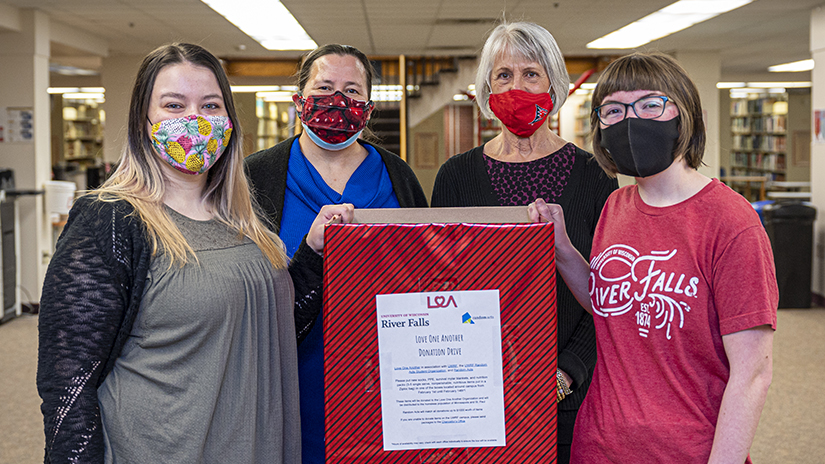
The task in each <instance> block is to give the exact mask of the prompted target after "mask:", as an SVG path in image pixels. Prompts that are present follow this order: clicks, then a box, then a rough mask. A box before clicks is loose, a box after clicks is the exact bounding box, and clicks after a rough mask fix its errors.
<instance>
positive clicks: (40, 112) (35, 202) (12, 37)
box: [0, 9, 51, 302]
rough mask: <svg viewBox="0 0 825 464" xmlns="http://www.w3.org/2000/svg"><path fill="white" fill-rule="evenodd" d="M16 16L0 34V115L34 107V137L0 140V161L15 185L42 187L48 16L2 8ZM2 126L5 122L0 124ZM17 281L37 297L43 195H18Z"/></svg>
mask: <svg viewBox="0 0 825 464" xmlns="http://www.w3.org/2000/svg"><path fill="white" fill-rule="evenodd" d="M9 12H10V13H12V14H15V13H16V14H15V16H17V17H19V23H18V24H19V29H13V30H12V31H11V32H4V33H0V63H2V65H0V82H2V85H0V117H2V119H3V120H5V119H6V109H7V108H18V107H19V108H31V109H32V110H33V119H34V120H33V136H34V137H33V140H32V141H26V142H10V141H8V133H6V141H4V142H3V143H0V166H3V167H8V168H11V169H13V170H14V175H15V184H16V187H17V188H20V189H42V188H43V185H44V183H45V182H46V181H47V180H49V179H51V144H50V137H51V127H50V104H49V94H48V92H47V89H48V87H49V17H48V16H47V15H46V14H45V13H43V12H40V11H36V10H32V9H20V10H17V11H16V12H15V11H7V12H5V13H9ZM4 125H5V124H4ZM18 207H19V212H20V216H19V218H20V221H19V228H18V230H17V234H18V236H19V237H20V249H19V250H18V253H19V256H20V264H21V265H20V281H19V282H18V285H19V286H20V288H21V289H22V290H23V294H22V298H23V301H24V302H37V301H39V300H40V290H41V286H42V284H43V276H44V274H45V271H46V261H45V259H44V253H48V252H49V251H50V249H51V224H48V223H47V220H46V219H47V218H46V215H45V213H44V211H43V197H42V196H24V197H21V198H20V199H19V200H18Z"/></svg>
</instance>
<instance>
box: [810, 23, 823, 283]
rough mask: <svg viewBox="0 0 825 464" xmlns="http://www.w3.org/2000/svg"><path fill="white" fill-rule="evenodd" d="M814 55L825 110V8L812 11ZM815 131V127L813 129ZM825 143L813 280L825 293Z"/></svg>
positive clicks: (817, 102)
mask: <svg viewBox="0 0 825 464" xmlns="http://www.w3.org/2000/svg"><path fill="white" fill-rule="evenodd" d="M811 57H812V58H813V59H814V61H815V62H816V63H817V66H816V67H815V68H814V70H813V71H812V72H811V83H812V89H811V107H812V111H815V110H825V8H823V7H818V8H815V9H814V10H813V11H812V12H811ZM811 134H814V128H813V127H812V128H811ZM823 179H825V144H823V143H812V145H811V201H812V203H813V205H814V206H815V207H816V209H817V219H816V223H815V224H814V256H813V282H812V286H811V290H812V291H813V292H814V293H816V294H818V295H820V296H822V295H825V182H823Z"/></svg>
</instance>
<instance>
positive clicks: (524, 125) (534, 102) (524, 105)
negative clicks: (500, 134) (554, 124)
mask: <svg viewBox="0 0 825 464" xmlns="http://www.w3.org/2000/svg"><path fill="white" fill-rule="evenodd" d="M490 109H491V110H493V114H495V115H496V117H497V118H498V119H499V121H501V123H502V124H504V125H505V126H506V127H507V129H509V130H510V132H512V133H514V134H516V135H517V136H519V137H530V136H531V135H533V133H534V132H536V130H537V129H538V128H539V127H541V125H542V124H544V120H545V119H547V116H549V115H550V112H552V111H553V97H552V96H551V95H550V94H549V93H547V92H544V93H530V92H526V91H524V90H518V89H513V90H508V91H507V92H502V93H494V94H491V95H490Z"/></svg>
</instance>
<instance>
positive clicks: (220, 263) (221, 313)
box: [98, 208, 301, 464]
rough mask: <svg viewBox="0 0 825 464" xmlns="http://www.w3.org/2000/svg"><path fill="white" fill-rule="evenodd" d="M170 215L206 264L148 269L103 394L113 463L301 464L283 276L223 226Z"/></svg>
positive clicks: (289, 291)
mask: <svg viewBox="0 0 825 464" xmlns="http://www.w3.org/2000/svg"><path fill="white" fill-rule="evenodd" d="M167 211H168V212H169V214H170V215H171V217H172V219H173V220H174V221H175V223H176V224H177V225H178V227H179V228H180V230H181V232H183V235H184V236H185V237H186V239H187V241H188V242H189V243H190V245H191V246H192V247H193V248H194V249H195V252H196V255H197V257H198V261H199V263H196V262H189V263H188V264H186V265H185V266H183V267H182V268H181V267H179V266H178V265H175V266H172V267H169V261H168V259H166V258H165V257H162V256H159V257H157V258H155V259H154V260H153V262H152V264H151V268H150V271H149V281H148V282H147V287H146V292H145V294H144V296H143V301H142V303H141V307H140V311H139V312H138V316H137V319H136V320H135V324H134V327H133V329H132V333H131V336H130V338H129V340H128V342H127V343H126V346H125V347H124V349H123V352H122V354H121V355H120V357H119V358H118V360H117V362H116V364H115V366H114V369H113V370H112V372H111V373H110V374H109V375H108V376H107V377H106V380H105V381H104V382H103V384H102V385H101V386H100V388H99V389H98V398H99V401H100V410H101V416H102V422H103V431H104V442H105V447H106V450H105V456H106V462H107V463H115V464H118V463H147V462H152V463H174V464H184V463H237V464H243V463H267V464H270V463H296V464H297V463H299V462H300V460H301V456H300V454H301V451H300V421H299V409H298V371H297V354H296V341H295V328H294V319H293V314H292V312H293V302H294V295H293V288H292V281H291V280H290V277H289V273H288V271H287V270H286V269H280V270H277V269H274V268H273V267H272V265H271V264H270V263H269V261H268V260H267V259H266V257H265V256H264V255H263V254H262V253H261V251H260V250H259V249H258V247H257V246H256V245H255V244H254V243H253V242H252V241H251V240H249V239H248V238H246V237H243V238H240V237H239V236H238V234H237V233H236V232H233V231H232V230H230V229H229V228H228V227H227V226H225V225H223V224H221V223H219V222H218V221H214V220H212V221H195V220H192V219H189V218H187V217H185V216H182V215H180V214H178V213H176V212H174V211H173V210H171V209H169V208H167ZM190 261H194V260H190Z"/></svg>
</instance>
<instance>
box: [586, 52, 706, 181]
mask: <svg viewBox="0 0 825 464" xmlns="http://www.w3.org/2000/svg"><path fill="white" fill-rule="evenodd" d="M634 90H655V91H659V92H662V93H663V94H665V95H666V96H667V97H669V98H670V100H671V101H672V102H673V103H674V104H675V105H676V107H677V108H678V109H679V138H678V139H677V140H676V147H675V148H674V150H673V159H676V158H678V157H679V156H684V157H685V161H687V164H688V166H690V167H691V168H693V169H696V168H698V167H699V166H701V165H702V157H703V156H704V153H705V123H704V120H703V118H702V102H701V101H700V99H699V90H697V89H696V85H695V84H694V83H693V81H691V80H690V77H689V76H688V74H687V72H686V71H685V70H684V68H682V66H680V65H679V63H678V62H677V61H676V60H674V59H673V58H672V57H670V56H668V55H665V54H663V53H633V54H630V55H626V56H623V57H621V58H619V59H617V60H616V61H614V62H612V63H610V64H609V65H608V66H607V68H605V70H604V71H603V72H602V75H601V77H599V82H598V83H597V85H596V90H595V91H594V92H593V100H592V107H593V108H596V107H598V106H599V105H601V104H602V102H603V101H604V99H605V97H607V96H608V95H610V94H613V93H615V92H630V91H634ZM590 133H591V136H592V140H593V153H594V154H595V155H596V160H597V161H598V162H599V165H600V166H601V167H602V169H604V171H605V172H607V173H608V174H610V175H613V176H615V175H616V173H617V172H618V169H617V168H616V163H615V162H614V161H613V158H611V157H610V154H609V153H608V152H607V150H605V149H604V148H602V147H601V146H600V143H601V140H602V133H601V127H600V125H599V118H598V116H597V115H596V112H595V111H594V112H592V113H591V114H590Z"/></svg>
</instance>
